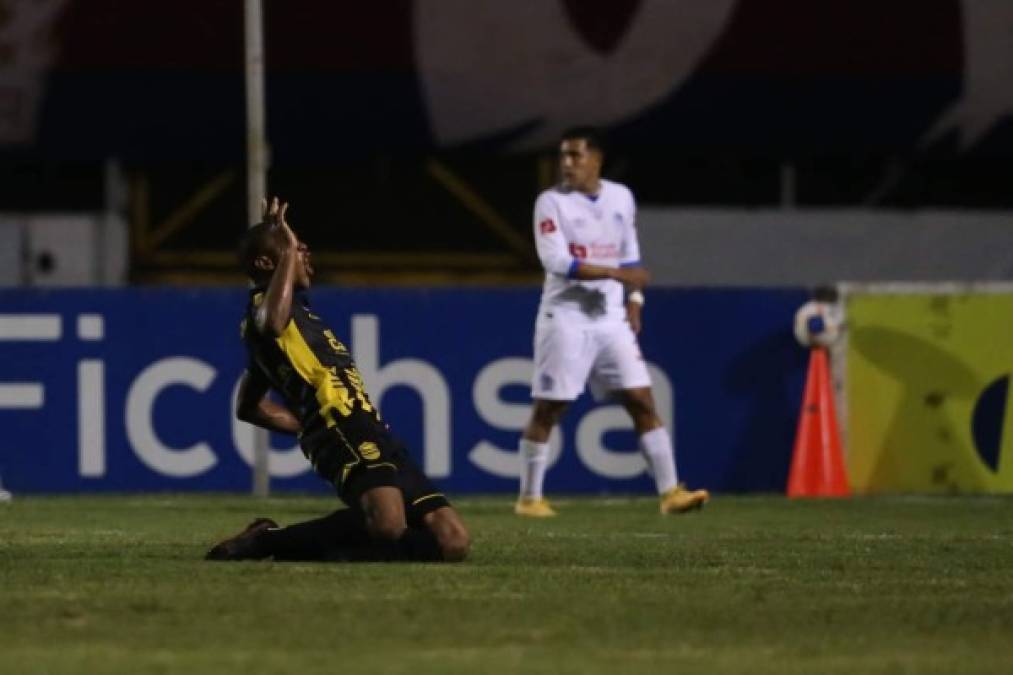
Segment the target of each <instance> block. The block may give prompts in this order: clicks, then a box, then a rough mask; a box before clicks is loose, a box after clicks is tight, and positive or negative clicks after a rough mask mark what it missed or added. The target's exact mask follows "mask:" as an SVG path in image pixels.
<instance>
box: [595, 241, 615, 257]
mask: <svg viewBox="0 0 1013 675" xmlns="http://www.w3.org/2000/svg"><path fill="white" fill-rule="evenodd" d="M591 257H593V258H618V257H619V247H618V246H616V245H615V244H612V243H608V244H599V243H594V244H591Z"/></svg>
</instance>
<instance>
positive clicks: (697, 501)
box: [660, 483, 711, 514]
mask: <svg viewBox="0 0 1013 675" xmlns="http://www.w3.org/2000/svg"><path fill="white" fill-rule="evenodd" d="M710 498H711V493H710V492H707V490H687V489H686V486H685V485H684V484H682V483H679V484H678V485H676V486H675V487H674V488H672V489H671V490H669V491H668V492H666V493H665V494H663V495H661V505H660V510H661V513H662V514H669V513H686V512H687V511H692V510H694V509H700V508H703V505H704V504H706V503H707V502H709V501H710Z"/></svg>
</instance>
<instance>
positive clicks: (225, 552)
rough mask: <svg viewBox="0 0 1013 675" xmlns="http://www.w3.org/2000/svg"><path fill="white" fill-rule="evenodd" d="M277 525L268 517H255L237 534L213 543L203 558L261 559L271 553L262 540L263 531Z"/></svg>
mask: <svg viewBox="0 0 1013 675" xmlns="http://www.w3.org/2000/svg"><path fill="white" fill-rule="evenodd" d="M276 527H278V523H276V522H274V521H273V520H271V519H270V518H257V519H256V520H254V521H253V522H252V523H250V524H249V525H247V526H246V529H244V530H243V531H242V532H240V533H239V534H237V535H235V536H232V537H229V538H228V539H226V540H224V541H221V542H219V543H217V544H215V545H214V546H213V547H212V548H211V550H210V551H208V552H207V553H206V554H205V555H204V559H205V560H263V559H264V558H268V557H270V555H271V551H270V549H269V547H268V546H267V545H266V542H265V540H264V534H265V532H266V531H267V530H268V529H270V528H276Z"/></svg>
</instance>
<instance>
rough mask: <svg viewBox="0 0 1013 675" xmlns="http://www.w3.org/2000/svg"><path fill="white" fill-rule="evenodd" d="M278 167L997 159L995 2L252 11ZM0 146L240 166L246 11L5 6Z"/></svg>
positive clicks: (751, 0)
mask: <svg viewBox="0 0 1013 675" xmlns="http://www.w3.org/2000/svg"><path fill="white" fill-rule="evenodd" d="M265 5H266V26H267V31H266V37H267V49H268V63H269V80H268V87H269V93H268V96H269V108H270V127H271V137H272V144H273V148H274V151H275V153H276V155H275V156H276V158H279V159H285V158H289V157H290V158H295V159H305V158H310V159H317V158H320V157H326V156H328V155H329V154H331V153H333V152H345V153H348V152H353V153H354V152H372V151H375V150H377V149H384V150H398V149H408V150H416V149H432V148H436V147H456V146H461V145H466V146H469V145H478V146H480V147H488V148H489V149H493V150H503V151H523V150H526V149H530V148H533V147H540V146H544V145H545V144H546V143H548V142H550V141H551V140H552V139H553V138H554V137H555V136H556V134H557V133H558V131H559V130H560V129H561V128H562V127H564V126H566V125H568V124H571V123H572V122H573V121H574V120H581V121H587V122H590V123H595V124H599V125H604V126H608V127H611V128H612V129H613V131H614V132H615V134H616V138H617V139H618V140H619V141H621V142H628V143H635V144H636V143H641V144H656V143H662V144H672V145H675V146H693V147H702V148H709V147H717V148H729V147H731V148H747V149H750V150H760V151H763V150H766V149H777V150H786V151H813V152H820V151H834V150H841V151H851V150H853V149H855V148H860V149H871V150H888V151H892V150H898V151H906V152H919V151H921V150H932V149H940V148H941V149H942V150H943V151H945V152H963V151H967V150H971V149H977V150H983V151H986V152H999V153H1003V154H1009V153H1010V152H1011V151H1013V133H1011V129H1010V126H1011V125H1010V124H1009V120H1010V117H1009V116H1010V114H1011V111H1013V87H1010V86H1009V82H1011V81H1013V39H1010V36H1011V35H1013V3H1010V2H1008V0H895V1H893V2H889V3H883V2H873V1H872V0H824V1H823V2H819V3H814V2H810V1H808V0H778V1H777V2H769V1H761V0H708V1H707V2H700V1H698V0H612V1H610V2H604V1H602V2H587V1H579V2H578V0H513V1H512V2H509V3H505V2H499V1H497V0H489V1H478V0H416V1H414V2H412V1H410V0H395V1H391V2H383V3H335V2H309V1H295V2H267V3H265ZM0 56H2V58H0V144H3V145H5V146H22V147H33V148H35V149H37V150H38V151H39V152H41V153H42V154H43V155H50V156H59V157H68V156H70V157H85V158H89V157H95V156H106V155H109V154H117V155H119V156H123V157H136V158H149V157H151V158H172V157H177V156H178V157H184V156H185V157H200V156H206V157H216V158H222V157H240V156H241V154H242V148H243V137H242V131H241V130H242V123H243V112H242V111H243V108H242V106H243V98H242V78H241V74H242V3H238V2H235V1H234V0H177V1H176V2H163V3H151V2H136V1H134V0H10V1H8V2H4V3H3V5H2V8H0Z"/></svg>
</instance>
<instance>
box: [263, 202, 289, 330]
mask: <svg viewBox="0 0 1013 675" xmlns="http://www.w3.org/2000/svg"><path fill="white" fill-rule="evenodd" d="M287 210H288V203H287V202H286V203H284V204H281V205H280V206H279V204H278V198H277V197H275V198H274V199H273V200H272V201H271V204H270V206H268V205H266V204H265V208H264V219H265V220H267V221H270V220H273V221H274V222H275V227H277V228H278V231H279V233H280V234H281V242H279V245H280V246H281V248H282V250H281V251H280V252H279V257H278V262H277V264H276V265H275V268H274V272H273V273H272V275H271V281H270V283H269V284H268V285H267V292H266V293H264V301H263V302H262V303H261V304H260V307H258V308H257V313H256V315H255V318H256V323H257V330H259V331H260V332H262V333H267V334H270V335H273V336H275V337H277V336H279V335H281V334H282V333H284V332H285V327H286V326H287V325H288V322H289V319H290V318H291V315H292V294H293V293H294V291H295V273H296V265H297V264H298V257H299V240H298V239H297V238H296V236H295V233H294V232H293V231H292V228H291V227H289V225H288V222H287V221H286V220H285V212H286V211H287Z"/></svg>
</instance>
